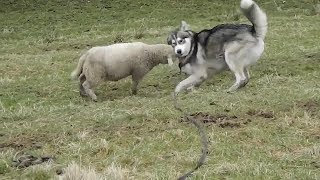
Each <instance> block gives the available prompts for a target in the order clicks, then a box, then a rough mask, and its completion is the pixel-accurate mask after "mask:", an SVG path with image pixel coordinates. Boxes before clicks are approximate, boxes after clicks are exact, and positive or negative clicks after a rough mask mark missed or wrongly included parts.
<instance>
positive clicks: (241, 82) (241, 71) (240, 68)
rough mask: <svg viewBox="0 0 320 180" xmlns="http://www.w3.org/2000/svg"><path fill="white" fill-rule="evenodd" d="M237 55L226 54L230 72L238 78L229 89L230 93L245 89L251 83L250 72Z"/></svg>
mask: <svg viewBox="0 0 320 180" xmlns="http://www.w3.org/2000/svg"><path fill="white" fill-rule="evenodd" d="M236 58H237V56H236V55H230V54H229V53H225V60H226V63H227V64H228V66H229V68H230V70H231V71H232V72H233V73H234V75H235V77H236V82H235V83H234V84H233V85H232V86H231V87H230V88H229V89H228V91H227V92H228V93H231V92H234V91H236V90H238V89H240V88H242V87H244V86H245V85H246V84H247V83H248V82H249V72H248V70H247V68H246V67H244V63H243V61H242V60H241V59H236Z"/></svg>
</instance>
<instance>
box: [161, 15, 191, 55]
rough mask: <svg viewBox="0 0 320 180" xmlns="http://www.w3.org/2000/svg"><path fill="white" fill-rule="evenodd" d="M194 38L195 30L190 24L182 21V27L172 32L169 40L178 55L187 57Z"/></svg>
mask: <svg viewBox="0 0 320 180" xmlns="http://www.w3.org/2000/svg"><path fill="white" fill-rule="evenodd" d="M192 38H193V32H192V31H190V30H189V25H187V23H186V22H184V21H182V22H181V26H180V29H179V30H178V31H174V32H172V33H171V34H170V35H169V36H168V39H167V41H168V44H169V45H171V46H172V47H173V49H174V52H175V54H176V55H177V56H178V57H186V56H187V55H188V54H189V53H190V52H191V49H192Z"/></svg>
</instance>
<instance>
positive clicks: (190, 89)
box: [187, 86, 196, 92]
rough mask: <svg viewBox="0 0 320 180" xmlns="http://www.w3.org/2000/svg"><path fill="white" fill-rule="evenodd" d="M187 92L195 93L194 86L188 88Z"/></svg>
mask: <svg viewBox="0 0 320 180" xmlns="http://www.w3.org/2000/svg"><path fill="white" fill-rule="evenodd" d="M187 90H188V91H191V92H194V91H196V87H195V86H190V87H188V88H187Z"/></svg>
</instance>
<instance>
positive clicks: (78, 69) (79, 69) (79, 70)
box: [71, 53, 88, 80]
mask: <svg viewBox="0 0 320 180" xmlns="http://www.w3.org/2000/svg"><path fill="white" fill-rule="evenodd" d="M87 54H88V53H85V54H83V55H82V56H81V57H80V59H79V62H78V65H77V67H76V69H75V70H73V71H72V73H71V79H73V80H76V79H77V78H78V77H79V76H80V74H81V73H82V66H83V64H84V62H85V60H86V59H87Z"/></svg>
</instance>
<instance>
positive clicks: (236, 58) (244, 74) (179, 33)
mask: <svg viewBox="0 0 320 180" xmlns="http://www.w3.org/2000/svg"><path fill="white" fill-rule="evenodd" d="M240 8H241V10H242V12H243V14H244V15H245V16H246V17H247V18H248V20H249V21H250V22H251V23H252V25H248V24H220V25H217V26H215V27H214V28H212V29H209V30H208V29H205V30H202V31H200V32H199V33H196V32H193V31H191V30H190V28H189V25H188V24H187V23H186V22H184V21H182V22H181V26H180V29H179V30H176V31H174V32H172V33H171V34H170V35H169V36H168V39H167V40H168V44H169V45H171V46H172V47H173V49H174V52H175V54H176V55H177V57H178V58H179V67H180V70H181V71H183V72H185V73H187V74H189V75H190V76H189V77H188V78H187V79H185V80H183V81H181V82H180V83H179V84H178V85H177V87H176V88H175V95H177V94H178V93H179V92H180V91H182V90H184V89H189V88H193V87H194V86H199V85H200V84H201V83H202V82H203V81H204V80H206V79H207V78H208V77H210V76H212V75H214V74H217V73H219V72H221V71H223V70H226V69H230V70H231V71H232V72H233V73H234V75H235V77H236V82H235V83H234V84H233V85H232V86H231V87H230V88H229V90H228V91H227V92H234V91H236V90H237V89H239V88H241V87H244V86H245V85H246V84H247V83H248V81H249V70H248V68H249V66H250V65H252V64H254V63H255V62H257V61H258V59H259V58H260V56H261V55H262V53H263V51H264V38H265V35H266V33H267V16H266V14H265V13H264V12H263V11H262V10H261V9H260V8H259V6H258V5H257V4H256V3H255V2H254V1H252V0H241V3H240Z"/></svg>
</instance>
